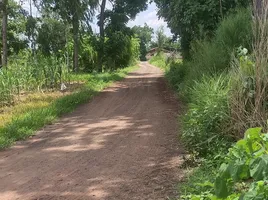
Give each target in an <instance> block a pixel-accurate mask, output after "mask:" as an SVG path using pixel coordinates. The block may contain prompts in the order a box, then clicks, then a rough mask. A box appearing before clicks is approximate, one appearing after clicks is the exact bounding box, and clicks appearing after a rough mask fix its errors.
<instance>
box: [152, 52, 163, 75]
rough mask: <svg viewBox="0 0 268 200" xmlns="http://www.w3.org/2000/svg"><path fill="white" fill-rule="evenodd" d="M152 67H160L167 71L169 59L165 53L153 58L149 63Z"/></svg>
mask: <svg viewBox="0 0 268 200" xmlns="http://www.w3.org/2000/svg"><path fill="white" fill-rule="evenodd" d="M149 63H150V64H151V65H154V66H156V67H159V68H161V69H163V70H165V71H166V70H167V67H168V65H167V59H166V58H165V55H164V53H162V52H160V53H158V54H157V55H156V56H154V57H152V58H151V59H150V61H149Z"/></svg>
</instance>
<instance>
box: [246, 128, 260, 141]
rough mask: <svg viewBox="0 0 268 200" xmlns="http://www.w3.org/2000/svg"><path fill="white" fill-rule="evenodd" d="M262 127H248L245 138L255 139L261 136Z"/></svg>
mask: <svg viewBox="0 0 268 200" xmlns="http://www.w3.org/2000/svg"><path fill="white" fill-rule="evenodd" d="M261 130H262V128H250V129H248V130H247V131H246V133H245V139H246V140H255V139H259V138H260V137H261Z"/></svg>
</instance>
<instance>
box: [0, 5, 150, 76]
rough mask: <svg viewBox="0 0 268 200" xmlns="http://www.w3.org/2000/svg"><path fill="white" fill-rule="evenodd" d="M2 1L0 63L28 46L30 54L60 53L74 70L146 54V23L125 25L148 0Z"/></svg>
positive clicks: (120, 63)
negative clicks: (95, 31)
mask: <svg viewBox="0 0 268 200" xmlns="http://www.w3.org/2000/svg"><path fill="white" fill-rule="evenodd" d="M108 3H109V4H110V6H107V4H108ZM0 4H1V5H0V6H1V18H2V22H1V28H2V32H1V38H2V41H1V43H2V44H1V47H2V48H1V49H2V51H1V52H2V53H1V54H2V56H1V64H2V66H3V67H7V66H8V63H9V62H8V59H9V60H10V59H11V60H12V56H13V57H14V55H18V54H19V53H20V52H22V51H24V50H26V49H27V50H30V51H31V56H32V58H36V57H38V55H40V54H41V55H42V56H44V57H51V56H54V57H57V58H63V59H65V60H66V63H67V64H68V65H70V66H71V65H72V70H73V71H78V70H79V69H81V68H82V69H85V70H87V71H99V72H101V71H103V70H107V69H115V68H120V67H126V66H127V65H129V64H130V63H131V62H132V61H133V60H135V59H136V58H139V57H140V58H141V59H143V60H144V59H145V55H146V52H147V49H148V48H149V44H150V42H151V40H152V35H153V29H152V28H150V27H149V26H148V25H145V26H143V27H141V26H135V27H133V28H130V27H127V23H128V22H129V21H130V20H132V19H134V18H135V17H136V15H137V14H138V13H139V12H142V11H144V10H146V9H147V7H148V2H147V0H134V1H133V0H111V1H109V2H108V1H107V0H20V1H15V0H2V1H1V2H0ZM23 4H27V5H29V9H27V10H25V9H23V7H22V5H23ZM108 7H109V8H108ZM35 10H37V13H35V12H34V11H35ZM96 14H97V22H95V21H94V17H95V15H96ZM92 23H96V24H97V25H98V27H99V34H94V33H93V31H92Z"/></svg>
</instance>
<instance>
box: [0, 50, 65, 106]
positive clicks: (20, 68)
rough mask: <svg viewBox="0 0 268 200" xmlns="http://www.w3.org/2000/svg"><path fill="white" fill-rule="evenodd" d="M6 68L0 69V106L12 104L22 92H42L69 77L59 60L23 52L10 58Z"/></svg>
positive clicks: (58, 84) (56, 85) (57, 86)
mask: <svg viewBox="0 0 268 200" xmlns="http://www.w3.org/2000/svg"><path fill="white" fill-rule="evenodd" d="M10 60H11V61H10V63H9V67H8V69H5V68H3V69H0V107H2V106H5V105H10V104H13V103H14V102H15V101H16V100H17V99H19V98H20V96H21V95H22V94H25V93H28V92H35V91H39V92H43V91H47V90H52V89H55V88H59V87H60V83H62V82H66V81H68V79H69V77H68V76H69V72H68V68H67V66H66V65H65V64H64V62H62V61H61V60H59V59H57V58H54V57H50V58H45V57H42V56H37V57H36V58H35V59H33V58H31V55H30V54H29V53H28V52H24V53H23V54H21V55H20V56H19V58H11V59H10Z"/></svg>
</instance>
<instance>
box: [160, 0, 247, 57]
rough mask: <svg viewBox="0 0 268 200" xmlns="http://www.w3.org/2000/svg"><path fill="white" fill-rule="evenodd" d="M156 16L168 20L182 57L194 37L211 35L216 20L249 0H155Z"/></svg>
mask: <svg viewBox="0 0 268 200" xmlns="http://www.w3.org/2000/svg"><path fill="white" fill-rule="evenodd" d="M155 2H156V4H157V6H158V8H159V11H158V15H159V16H160V17H163V18H164V19H165V21H166V22H167V23H168V26H169V27H170V29H171V31H172V33H173V34H174V35H176V36H179V37H180V38H181V47H182V50H183V53H184V56H185V57H188V56H189V50H190V44H191V42H192V41H193V40H195V39H204V38H211V37H212V36H213V35H214V31H215V30H216V28H217V26H218V23H219V22H220V20H221V19H222V18H223V17H225V16H226V15H227V14H228V13H230V12H233V11H234V10H235V8H237V7H247V6H248V5H249V4H250V2H251V1H250V0H220V1H219V0H206V1H204V0H155Z"/></svg>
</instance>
